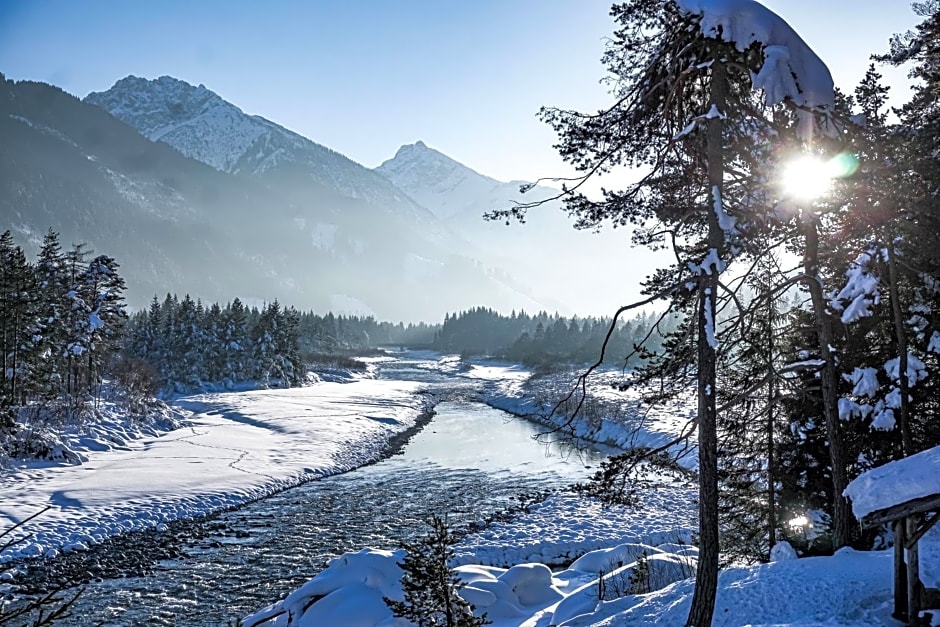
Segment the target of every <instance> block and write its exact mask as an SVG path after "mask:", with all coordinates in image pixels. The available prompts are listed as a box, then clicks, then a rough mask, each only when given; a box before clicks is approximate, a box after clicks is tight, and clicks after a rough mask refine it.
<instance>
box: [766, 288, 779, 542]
mask: <svg viewBox="0 0 940 627" xmlns="http://www.w3.org/2000/svg"><path fill="white" fill-rule="evenodd" d="M767 298H768V303H767V305H768V308H769V311H768V312H767V376H768V377H769V379H768V381H767V557H768V559H769V558H770V551H771V550H773V548H774V545H775V544H777V509H776V499H775V493H774V486H775V484H776V482H777V469H776V467H775V459H774V423H775V421H774V403H776V401H777V377H776V374H775V372H774V322H775V317H776V314H777V311H776V308H775V307H774V298H773V296H772V294H771V291H770V290H769V289H768V290H767Z"/></svg>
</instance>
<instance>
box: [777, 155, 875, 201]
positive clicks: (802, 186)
mask: <svg viewBox="0 0 940 627" xmlns="http://www.w3.org/2000/svg"><path fill="white" fill-rule="evenodd" d="M856 169H858V160H857V159H856V158H855V156H854V155H850V154H847V153H843V154H839V155H836V156H835V157H833V158H831V159H820V158H819V157H816V156H813V155H800V156H799V157H796V158H795V159H793V160H792V161H790V162H788V163H787V164H786V165H784V166H783V171H782V172H781V175H780V184H781V186H782V188H783V192H784V193H785V194H786V195H787V196H789V197H790V198H795V199H797V200H814V199H816V198H820V197H822V196H825V195H826V194H828V193H829V192H830V191H831V190H832V183H833V181H835V180H836V179H839V178H843V177H846V176H850V175H851V174H853V173H854V172H855V170H856Z"/></svg>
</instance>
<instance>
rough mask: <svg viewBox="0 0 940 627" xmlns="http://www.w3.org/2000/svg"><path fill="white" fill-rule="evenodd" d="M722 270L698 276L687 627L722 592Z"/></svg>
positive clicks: (721, 79) (714, 154)
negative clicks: (695, 490) (693, 528)
mask: <svg viewBox="0 0 940 627" xmlns="http://www.w3.org/2000/svg"><path fill="white" fill-rule="evenodd" d="M727 96H728V78H727V69H726V68H725V66H724V64H723V63H721V62H718V61H716V62H715V64H714V65H713V69H712V77H711V100H712V104H713V105H714V106H716V107H717V108H718V110H719V111H724V110H725V109H726V101H727ZM723 126H724V123H723V121H722V119H721V117H719V116H716V117H713V118H711V119H709V121H708V147H707V156H708V183H709V195H708V199H709V203H708V207H706V213H707V215H708V244H709V247H711V248H713V249H715V251H716V252H717V251H720V250H721V249H722V245H723V244H724V239H725V234H724V231H722V229H721V226H720V225H719V224H718V215H717V213H716V210H715V205H716V203H717V202H720V200H721V190H722V181H723V178H724V164H723V151H722V137H721V136H722V129H723ZM718 273H719V269H718V268H715V267H712V268H711V269H710V270H709V269H708V268H704V269H702V270H701V271H700V275H699V284H698V386H697V388H698V457H699V462H698V466H699V560H698V569H697V570H696V573H695V594H694V595H693V596H692V607H691V609H690V610H689V618H688V620H687V621H686V625H687V626H688V627H708V626H709V625H711V623H712V615H713V614H714V612H715V595H716V592H717V589H718V551H719V544H718V426H717V425H718V415H717V413H718V412H717V408H716V404H715V392H716V390H715V381H716V371H717V361H718V360H717V351H716V348H717V341H716V339H715V338H716V335H717V329H716V323H715V298H716V296H717V293H718Z"/></svg>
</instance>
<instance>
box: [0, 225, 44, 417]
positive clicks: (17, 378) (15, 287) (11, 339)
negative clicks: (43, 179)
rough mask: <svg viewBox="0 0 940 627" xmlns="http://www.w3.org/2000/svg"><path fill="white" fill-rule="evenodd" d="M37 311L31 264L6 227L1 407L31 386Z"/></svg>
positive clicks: (1, 239) (0, 304) (1, 250)
mask: <svg viewBox="0 0 940 627" xmlns="http://www.w3.org/2000/svg"><path fill="white" fill-rule="evenodd" d="M40 313H41V305H40V300H39V289H38V284H37V281H36V275H35V273H34V270H33V267H32V265H31V264H30V263H29V262H28V261H27V259H26V254H25V253H24V252H23V249H22V248H20V247H19V246H17V245H16V244H15V243H14V241H13V235H12V233H11V232H10V231H5V232H4V233H3V234H2V235H0V374H2V375H3V377H2V380H0V383H2V385H0V408H9V407H12V406H17V405H22V404H24V402H25V399H26V395H27V393H28V392H30V391H31V388H33V387H34V384H35V379H34V378H33V371H34V369H35V368H36V366H37V362H38V359H39V348H40V343H41V339H42V336H41V335H40V326H39V315H40ZM8 418H9V416H8ZM7 426H9V425H7Z"/></svg>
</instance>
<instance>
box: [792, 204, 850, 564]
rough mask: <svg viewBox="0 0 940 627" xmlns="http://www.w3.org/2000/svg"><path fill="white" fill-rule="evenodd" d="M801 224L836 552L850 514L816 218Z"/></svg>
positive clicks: (846, 533) (807, 217) (842, 543)
mask: <svg viewBox="0 0 940 627" xmlns="http://www.w3.org/2000/svg"><path fill="white" fill-rule="evenodd" d="M802 224H803V229H804V235H805V239H806V249H805V252H804V257H803V268H804V272H805V275H806V276H805V280H806V287H807V289H809V293H810V297H811V299H812V301H813V314H814V317H815V318H816V337H817V341H818V343H819V356H820V357H821V358H822V359H823V361H824V362H825V364H824V365H823V369H822V373H821V380H820V383H821V387H822V401H823V415H824V418H825V420H826V433H827V436H828V438H829V461H830V463H831V464H832V548H833V549H839V548H841V547H843V546H845V545H846V544H848V542H849V538H850V537H851V525H852V512H851V511H850V510H849V502H848V500H847V499H846V498H845V497H844V496H843V495H842V493H843V492H844V491H845V488H846V486H847V485H848V478H847V470H846V462H845V443H844V442H843V439H842V425H841V424H840V423H839V389H838V378H837V374H836V364H835V360H834V356H833V353H832V342H833V337H832V320H831V319H830V317H829V314H828V312H827V307H826V300H825V298H824V297H823V291H822V282H821V281H820V279H819V232H818V231H817V230H816V218H815V217H814V216H812V215H810V213H809V212H804V215H803V223H802Z"/></svg>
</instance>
